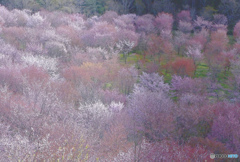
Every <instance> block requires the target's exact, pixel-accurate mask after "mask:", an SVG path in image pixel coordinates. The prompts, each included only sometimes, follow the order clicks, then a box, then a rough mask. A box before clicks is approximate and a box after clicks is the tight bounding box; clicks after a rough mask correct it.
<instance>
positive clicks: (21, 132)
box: [0, 1, 240, 162]
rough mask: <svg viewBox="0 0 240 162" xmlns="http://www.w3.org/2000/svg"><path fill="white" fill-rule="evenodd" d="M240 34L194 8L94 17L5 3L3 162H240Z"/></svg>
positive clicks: (1, 15) (0, 89)
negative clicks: (223, 158)
mask: <svg viewBox="0 0 240 162" xmlns="http://www.w3.org/2000/svg"><path fill="white" fill-rule="evenodd" d="M39 2H40V1H39ZM173 24H176V26H177V30H174V31H173ZM233 33H234V38H232V37H230V38H229V37H228V35H227V18H226V17H225V16H224V15H221V14H216V15H214V16H213V21H209V20H207V19H204V18H203V17H197V18H196V19H192V17H191V12H190V11H189V10H183V11H181V12H179V13H178V14H177V15H176V18H174V16H173V15H171V14H169V13H164V12H160V13H158V14H157V15H156V17H155V16H153V15H150V14H146V15H143V16H137V15H135V14H124V15H118V14H117V13H116V12H113V11H108V12H106V13H105V14H103V15H102V16H94V17H90V18H87V17H86V16H84V15H81V14H67V13H64V12H57V11H55V12H49V11H40V12H35V13H31V11H29V10H17V9H14V10H8V9H6V8H5V7H3V6H0V42H1V46H0V161H1V162H5V161H44V160H46V161H91V162H93V161H116V162H119V161H120V162H121V161H123V162H128V161H129V162H131V161H134V162H136V161H140V162H145V161H204V160H208V161H209V160H210V153H216V154H227V153H231V154H234V153H236V154H238V155H240V147H239V146H240V139H239V136H240V131H239V130H240V103H239V101H240V55H239V54H240V53H239V52H240V22H238V23H237V25H236V26H235V27H234V32H233Z"/></svg>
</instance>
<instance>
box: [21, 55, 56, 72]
mask: <svg viewBox="0 0 240 162" xmlns="http://www.w3.org/2000/svg"><path fill="white" fill-rule="evenodd" d="M22 60H23V61H24V62H25V64H26V65H28V66H29V65H30V66H31V65H35V66H37V67H41V68H43V69H44V70H47V71H48V72H50V73H55V72H56V71H57V64H58V63H57V60H56V59H55V58H50V57H44V56H33V55H24V56H23V57H22Z"/></svg>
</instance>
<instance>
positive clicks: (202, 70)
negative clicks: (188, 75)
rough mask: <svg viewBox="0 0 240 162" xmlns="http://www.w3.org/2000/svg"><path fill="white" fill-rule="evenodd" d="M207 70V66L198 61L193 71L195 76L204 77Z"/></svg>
mask: <svg viewBox="0 0 240 162" xmlns="http://www.w3.org/2000/svg"><path fill="white" fill-rule="evenodd" d="M208 72H209V70H208V66H207V65H206V64H204V63H200V64H199V65H198V66H197V69H196V72H195V78H203V77H206V76H207V73H208Z"/></svg>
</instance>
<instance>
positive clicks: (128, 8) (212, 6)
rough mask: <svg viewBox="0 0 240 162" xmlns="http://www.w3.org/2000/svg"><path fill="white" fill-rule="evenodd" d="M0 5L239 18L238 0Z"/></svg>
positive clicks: (56, 0)
mask: <svg viewBox="0 0 240 162" xmlns="http://www.w3.org/2000/svg"><path fill="white" fill-rule="evenodd" d="M0 3H1V4H3V5H4V6H7V7H8V8H10V9H13V8H18V9H26V8H28V9H31V10H34V11H39V10H41V9H42V8H44V9H47V10H49V11H53V10H61V11H66V12H70V13H72V12H80V13H82V14H85V15H87V16H92V15H97V14H103V13H104V12H105V11H107V10H113V11H116V12H117V13H119V14H126V13H136V14H137V15H143V14H148V13H150V14H154V15H156V14H157V13H159V12H167V13H172V14H176V13H177V12H179V11H180V10H183V9H190V10H191V15H192V17H195V16H196V15H201V16H204V17H206V18H208V19H211V18H212V15H213V14H215V13H220V14H224V15H226V16H227V17H228V19H229V21H230V24H232V23H235V22H236V20H237V19H239V17H240V16H239V15H240V1H239V0H1V1H0ZM223 8H224V10H223Z"/></svg>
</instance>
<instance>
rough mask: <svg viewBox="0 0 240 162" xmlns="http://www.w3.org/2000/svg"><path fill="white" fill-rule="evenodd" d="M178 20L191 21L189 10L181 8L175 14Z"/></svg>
mask: <svg viewBox="0 0 240 162" xmlns="http://www.w3.org/2000/svg"><path fill="white" fill-rule="evenodd" d="M177 19H178V21H184V22H191V20H192V18H191V15H190V11H187V10H182V11H181V12H179V13H178V14H177Z"/></svg>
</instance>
